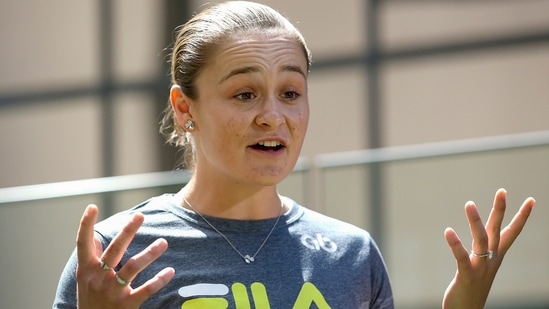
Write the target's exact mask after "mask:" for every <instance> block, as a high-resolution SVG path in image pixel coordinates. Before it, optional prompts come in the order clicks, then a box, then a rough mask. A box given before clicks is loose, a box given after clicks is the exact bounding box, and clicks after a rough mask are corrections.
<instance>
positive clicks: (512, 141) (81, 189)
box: [0, 130, 549, 204]
mask: <svg viewBox="0 0 549 309" xmlns="http://www.w3.org/2000/svg"><path fill="white" fill-rule="evenodd" d="M547 145H549V130H547V131H537V132H529V133H520V134H512V135H500V136H493V137H482V138H474V139H464V140H456V141H446V142H437V143H426V144H416V145H409V146H398V147H386V148H378V149H364V150H356V151H347V152H339V153H329V154H320V155H317V156H315V157H313V158H312V159H309V158H306V157H301V158H300V159H299V160H298V162H297V164H296V166H295V168H294V171H296V172H309V171H313V170H316V171H317V172H318V171H320V172H321V171H322V170H324V169H328V168H335V167H343V166H353V165H361V164H372V163H383V162H393V161H402V160H412V159H421V158H432V157H441V156H450V155H458V154H467V153H478V152H488V151H499V150H508V149H519V148H526V147H538V146H547ZM548 159H549V158H548ZM315 175H318V174H315ZM190 177H191V173H190V172H189V171H186V170H180V171H168V172H155V173H145V174H135V175H125V176H113V177H103V178H92V179H84V180H74V181H64V182H55V183H47V184H35V185H27V186H17V187H8V188H0V204H7V203H14V202H25V201H33V200H41V199H49V198H59V197H67V196H76V195H85V194H101V193H109V192H117V191H124V190H135V189H143V188H153V187H163V186H171V185H179V184H184V183H186V182H187V181H188V180H189V179H190ZM309 180H310V179H309ZM309 188H311V187H310V186H309ZM315 191H316V190H315V188H314V184H313V188H312V191H311V192H309V194H313V195H314V194H316V193H315ZM311 199H312V200H314V198H311Z"/></svg>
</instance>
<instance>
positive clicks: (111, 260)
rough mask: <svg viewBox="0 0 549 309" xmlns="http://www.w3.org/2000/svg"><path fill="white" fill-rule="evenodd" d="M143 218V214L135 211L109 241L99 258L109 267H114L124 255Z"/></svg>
mask: <svg viewBox="0 0 549 309" xmlns="http://www.w3.org/2000/svg"><path fill="white" fill-rule="evenodd" d="M143 220H144V217H143V214H141V213H139V212H137V213H135V214H134V215H133V216H132V217H131V218H130V220H129V221H128V223H126V225H125V226H124V227H123V228H122V230H121V231H120V233H118V234H117V235H116V236H115V237H114V239H113V240H112V241H111V243H110V244H109V245H108V246H107V249H105V252H103V256H102V257H101V260H102V261H103V262H104V263H105V264H107V265H109V266H111V267H115V266H116V265H118V263H119V262H120V260H121V259H122V256H123V255H124V252H125V251H126V249H127V248H128V246H129V245H130V243H131V241H132V240H133V237H134V236H135V233H137V230H138V229H139V228H140V227H141V224H142V223H143Z"/></svg>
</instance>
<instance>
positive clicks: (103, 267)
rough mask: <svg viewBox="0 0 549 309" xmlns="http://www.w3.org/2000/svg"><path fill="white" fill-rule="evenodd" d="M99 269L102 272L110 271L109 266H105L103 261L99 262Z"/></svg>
mask: <svg viewBox="0 0 549 309" xmlns="http://www.w3.org/2000/svg"><path fill="white" fill-rule="evenodd" d="M99 267H101V269H103V270H109V269H111V267H110V266H109V265H107V264H106V263H105V262H103V261H99Z"/></svg>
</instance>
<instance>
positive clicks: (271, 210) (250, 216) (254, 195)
mask: <svg viewBox="0 0 549 309" xmlns="http://www.w3.org/2000/svg"><path fill="white" fill-rule="evenodd" d="M202 188H203V187H202ZM177 200H178V201H179V203H180V205H181V206H182V207H185V208H188V209H191V210H193V211H197V212H200V213H201V214H203V215H207V216H212V217H218V218H226V219H238V220H260V219H269V218H275V217H277V216H279V215H280V213H281V207H283V209H282V212H284V211H286V207H285V206H284V205H283V203H282V200H281V197H280V196H279V195H278V193H277V191H276V187H264V188H261V189H260V190H248V191H245V190H242V188H239V190H236V189H235V188H225V189H220V188H217V187H207V188H205V189H204V190H201V189H200V188H198V186H196V184H195V183H194V182H193V181H192V179H191V181H190V182H189V184H187V185H186V186H185V187H184V188H182V189H181V190H180V191H179V192H178V193H177ZM185 200H187V202H188V203H189V204H191V205H192V206H189V205H188V204H187V203H186V202H185Z"/></svg>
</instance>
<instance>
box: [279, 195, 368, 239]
mask: <svg viewBox="0 0 549 309" xmlns="http://www.w3.org/2000/svg"><path fill="white" fill-rule="evenodd" d="M293 208H294V209H292V213H299V214H300V215H299V219H298V220H296V221H295V222H294V223H293V224H291V225H290V226H291V228H293V229H294V232H296V233H298V234H306V235H312V236H316V237H320V236H318V235H322V236H323V237H329V238H330V239H334V240H337V241H338V242H340V243H347V244H355V245H360V246H367V247H370V246H373V247H376V245H375V242H374V240H373V239H372V237H371V235H370V233H369V232H368V231H367V230H365V229H364V228H361V227H358V226H356V225H354V224H351V223H348V222H345V221H343V220H340V219H337V218H333V217H330V216H328V215H326V214H322V213H320V212H318V211H314V210H312V209H309V208H306V207H304V206H302V205H299V204H298V203H296V202H294V204H293Z"/></svg>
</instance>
